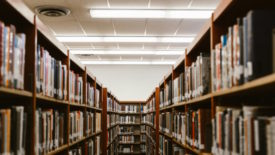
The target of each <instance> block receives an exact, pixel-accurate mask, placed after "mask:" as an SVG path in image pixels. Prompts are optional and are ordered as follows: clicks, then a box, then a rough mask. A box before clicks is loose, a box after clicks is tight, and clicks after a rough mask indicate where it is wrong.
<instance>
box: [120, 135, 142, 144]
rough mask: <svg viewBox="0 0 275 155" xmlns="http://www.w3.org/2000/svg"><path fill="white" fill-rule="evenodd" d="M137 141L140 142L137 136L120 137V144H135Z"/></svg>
mask: <svg viewBox="0 0 275 155" xmlns="http://www.w3.org/2000/svg"><path fill="white" fill-rule="evenodd" d="M136 141H139V137H138V138H137V137H135V136H119V142H120V143H134V142H136Z"/></svg>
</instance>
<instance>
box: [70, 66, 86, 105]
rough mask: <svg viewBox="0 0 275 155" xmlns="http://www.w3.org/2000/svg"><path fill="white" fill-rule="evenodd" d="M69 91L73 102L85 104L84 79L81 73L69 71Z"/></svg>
mask: <svg viewBox="0 0 275 155" xmlns="http://www.w3.org/2000/svg"><path fill="white" fill-rule="evenodd" d="M69 83H70V85H69V90H70V91H69V92H70V101H71V102H72V103H77V104H83V92H82V90H83V79H82V77H81V76H80V75H79V74H75V73H74V72H73V71H71V70H70V72H69Z"/></svg>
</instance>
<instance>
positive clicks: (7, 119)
mask: <svg viewBox="0 0 275 155" xmlns="http://www.w3.org/2000/svg"><path fill="white" fill-rule="evenodd" d="M26 131H27V113H26V111H25V108H24V107H23V106H12V107H11V108H9V109H1V110H0V133H1V136H0V144H1V147H0V154H14V155H20V154H25V150H26V144H27V143H26Z"/></svg>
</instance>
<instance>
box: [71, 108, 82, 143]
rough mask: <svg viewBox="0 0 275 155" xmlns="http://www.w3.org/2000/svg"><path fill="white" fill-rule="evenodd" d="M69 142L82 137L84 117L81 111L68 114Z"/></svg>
mask: <svg viewBox="0 0 275 155" xmlns="http://www.w3.org/2000/svg"><path fill="white" fill-rule="evenodd" d="M69 117H70V131H69V134H70V135H69V138H70V142H73V141H76V140H78V139H81V138H83V137H84V133H83V131H84V115H83V112H82V111H72V112H70V116H69Z"/></svg>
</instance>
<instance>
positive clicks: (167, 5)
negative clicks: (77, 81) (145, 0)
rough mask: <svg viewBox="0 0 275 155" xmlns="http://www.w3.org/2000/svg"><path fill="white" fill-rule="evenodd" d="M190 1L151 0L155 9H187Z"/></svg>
mask: <svg viewBox="0 0 275 155" xmlns="http://www.w3.org/2000/svg"><path fill="white" fill-rule="evenodd" d="M189 2H190V0H151V5H150V7H151V8H154V9H186V8H187V6H188V4H189Z"/></svg>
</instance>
